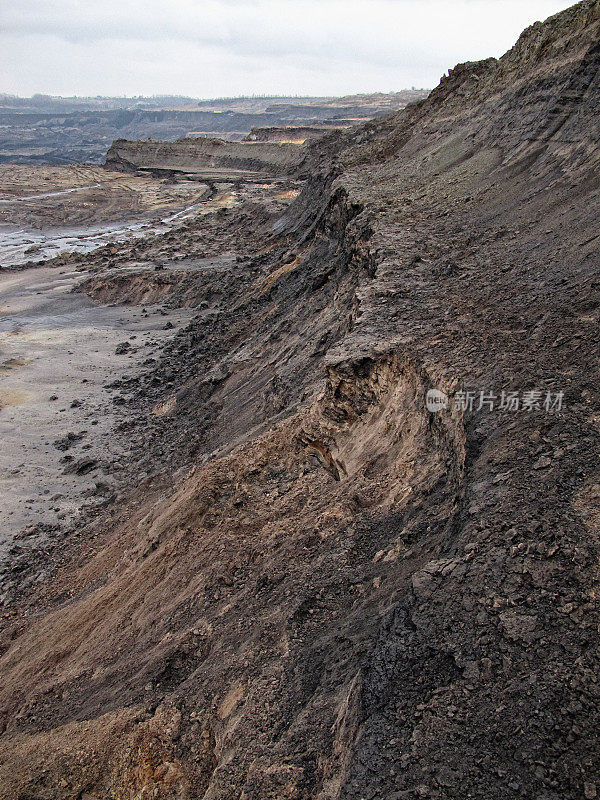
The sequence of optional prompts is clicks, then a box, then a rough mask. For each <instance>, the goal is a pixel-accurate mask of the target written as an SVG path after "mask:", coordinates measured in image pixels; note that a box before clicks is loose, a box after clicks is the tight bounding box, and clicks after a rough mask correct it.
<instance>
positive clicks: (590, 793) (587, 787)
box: [583, 781, 598, 800]
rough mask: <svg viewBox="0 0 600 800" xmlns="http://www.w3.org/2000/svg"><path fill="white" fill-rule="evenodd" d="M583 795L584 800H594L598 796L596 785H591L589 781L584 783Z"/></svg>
mask: <svg viewBox="0 0 600 800" xmlns="http://www.w3.org/2000/svg"><path fill="white" fill-rule="evenodd" d="M583 795H584V797H585V800H595V798H596V797H597V796H598V792H597V790H596V784H595V783H592V782H591V781H586V782H585V783H584V784H583Z"/></svg>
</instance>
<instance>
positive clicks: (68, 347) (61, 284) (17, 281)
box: [0, 267, 190, 561]
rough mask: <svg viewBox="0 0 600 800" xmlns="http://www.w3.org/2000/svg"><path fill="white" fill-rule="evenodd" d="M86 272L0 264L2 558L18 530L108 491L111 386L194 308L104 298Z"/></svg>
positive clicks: (55, 526) (39, 527)
mask: <svg viewBox="0 0 600 800" xmlns="http://www.w3.org/2000/svg"><path fill="white" fill-rule="evenodd" d="M80 282H81V273H80V272H78V271H77V269H76V268H65V267H40V268H38V269H28V270H22V271H18V272H10V271H4V272H2V271H0V519H1V520H2V525H1V527H0V561H1V560H2V559H4V558H5V557H6V556H7V554H8V553H9V550H10V548H11V546H14V537H15V536H16V535H18V536H23V534H24V533H25V535H27V534H29V535H30V536H35V535H44V534H47V533H50V534H52V533H55V532H56V531H60V530H61V529H62V528H64V527H66V526H68V525H69V523H70V521H72V519H73V518H74V516H75V515H76V514H77V513H78V511H79V510H80V509H81V507H82V504H84V503H89V502H91V503H98V502H102V500H103V499H105V498H107V497H109V496H110V495H111V493H112V492H113V489H114V484H115V481H116V480H118V474H119V471H120V469H121V464H120V458H121V457H122V456H123V443H122V439H119V438H118V437H114V436H111V435H109V434H110V433H111V432H112V430H113V428H114V425H115V419H116V418H115V404H114V402H113V398H112V396H111V393H110V391H109V390H108V389H107V388H105V387H106V386H107V384H108V383H110V382H111V380H114V379H115V378H116V377H123V376H128V375H131V374H132V373H133V372H135V369H136V366H137V365H138V364H139V362H140V361H141V360H143V359H144V358H147V357H148V356H149V354H150V353H152V352H154V351H155V349H156V348H159V347H160V345H161V343H162V342H163V341H164V340H165V338H166V337H169V336H172V335H173V331H174V330H176V329H177V327H178V326H179V324H180V323H183V322H184V321H185V320H186V319H187V318H188V317H189V314H190V312H189V311H185V310H177V311H167V310H165V309H164V308H162V307H159V306H156V305H155V306H149V307H148V309H144V310H143V311H142V309H141V308H140V307H138V306H128V305H111V306H106V305H100V304H98V303H97V302H95V301H93V300H92V299H90V298H89V297H88V296H87V295H86V294H83V293H81V292H74V291H73V289H74V288H75V287H76V285H77V284H78V283H80ZM124 342H126V343H127V344H126V346H124V345H123V343H124ZM119 345H121V347H120V348H119ZM119 350H121V351H124V352H122V353H121V354H120V355H116V351H119Z"/></svg>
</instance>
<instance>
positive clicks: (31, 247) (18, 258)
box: [0, 187, 209, 269]
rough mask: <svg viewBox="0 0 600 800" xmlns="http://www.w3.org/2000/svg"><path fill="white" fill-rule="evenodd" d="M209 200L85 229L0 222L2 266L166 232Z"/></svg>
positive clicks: (92, 248) (50, 194)
mask: <svg viewBox="0 0 600 800" xmlns="http://www.w3.org/2000/svg"><path fill="white" fill-rule="evenodd" d="M84 188H89V187H84ZM75 191H80V189H66V190H64V191H62V192H50V193H48V194H47V195H38V196H37V197H36V199H38V198H40V197H46V198H51V197H58V196H60V195H63V194H66V193H70V192H75ZM25 199H32V198H25ZM20 202H23V199H22V198H18V199H14V200H0V203H3V204H9V203H13V204H17V203H20ZM208 203H209V197H208V196H207V197H206V198H205V199H203V200H202V201H200V202H198V203H193V204H191V205H189V206H186V207H185V208H183V209H181V210H180V211H177V212H175V213H173V214H169V215H167V216H163V217H160V218H157V219H153V220H144V221H140V220H134V221H123V222H117V223H104V224H97V225H88V226H86V227H85V228H51V229H47V230H36V229H33V228H29V229H26V228H22V227H20V226H18V225H10V224H5V225H0V269H1V268H2V267H10V266H16V265H18V264H24V263H26V262H28V261H43V260H47V259H49V258H52V257H53V256H56V255H58V254H59V253H62V252H77V253H88V252H91V251H92V250H95V249H96V248H98V247H102V246H103V245H105V244H110V243H111V242H124V241H127V240H129V239H137V238H140V237H143V236H148V235H149V234H152V233H164V232H165V231H167V230H170V229H171V228H172V227H174V226H175V225H177V224H181V222H183V221H185V220H186V219H188V218H191V217H193V216H195V215H196V214H198V213H201V211H202V208H203V206H207V204H208Z"/></svg>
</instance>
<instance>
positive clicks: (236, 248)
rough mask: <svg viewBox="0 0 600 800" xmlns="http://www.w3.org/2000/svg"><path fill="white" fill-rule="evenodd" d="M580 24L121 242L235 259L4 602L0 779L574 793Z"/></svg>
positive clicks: (589, 46)
mask: <svg viewBox="0 0 600 800" xmlns="http://www.w3.org/2000/svg"><path fill="white" fill-rule="evenodd" d="M599 33H600V4H599V3H598V2H597V0H594V1H592V0H585V2H582V3H579V4H578V5H577V6H574V7H573V8H572V9H569V10H568V11H566V12H564V13H562V14H560V15H558V16H556V17H553V18H550V19H549V20H548V21H546V22H545V23H543V24H538V25H535V26H533V27H532V28H530V29H529V30H528V31H526V32H525V33H524V34H523V36H522V37H521V38H520V40H519V42H518V43H517V44H516V46H515V47H514V48H513V49H512V50H511V51H509V53H507V54H506V55H505V56H504V57H503V58H501V59H500V60H495V59H490V60H489V61H484V62H479V63H476V64H463V65H459V66H458V67H457V68H456V69H455V70H453V71H451V72H450V74H449V76H448V77H446V78H445V79H444V80H443V81H442V82H441V84H440V86H439V87H438V88H437V89H436V90H435V91H434V92H433V93H432V94H431V96H430V97H429V98H428V99H426V100H424V101H422V102H421V103H419V104H417V105H415V106H411V107H409V108H408V109H406V110H405V111H403V112H400V113H399V114H394V115H391V116H388V117H385V118H382V119H381V120H376V121H373V122H370V123H367V124H366V125H364V126H361V127H358V128H353V129H352V130H351V131H348V132H343V133H342V132H338V133H334V134H331V135H330V136H327V137H325V138H324V139H321V140H319V141H317V142H314V143H310V144H309V145H307V147H306V155H305V160H304V162H303V164H302V175H304V176H305V177H306V181H305V184H304V187H303V189H302V192H301V193H300V195H299V196H298V197H297V198H296V199H295V200H294V201H293V202H292V203H291V204H290V205H289V206H288V207H287V209H285V210H284V211H281V210H280V209H279V210H278V209H276V208H275V207H273V206H269V207H268V208H267V207H265V206H264V205H261V203H260V202H258V201H256V202H248V203H246V204H245V205H244V206H240V207H238V208H237V209H235V210H234V211H227V210H224V211H223V212H222V213H220V214H219V215H215V217H214V218H213V219H211V220H210V221H206V220H203V221H197V222H190V223H188V224H186V225H185V226H183V227H182V229H181V231H179V232H178V233H177V234H172V237H173V238H172V239H171V240H168V241H162V242H157V241H148V242H146V243H138V244H136V245H135V246H132V245H128V246H127V247H124V248H123V249H122V250H121V251H120V254H119V255H117V256H113V257H114V258H117V259H118V258H121V259H123V260H124V261H125V260H127V259H131V258H132V256H133V255H135V258H136V259H137V260H138V261H141V262H143V261H144V260H150V259H152V258H153V254H155V253H156V252H157V248H163V251H162V252H164V248H165V246H169V245H172V246H173V247H175V246H176V247H177V251H178V253H179V254H180V255H181V256H182V259H181V266H182V268H183V266H184V265H185V263H186V259H190V260H191V259H193V258H194V257H197V255H198V253H199V252H200V251H201V252H202V253H203V254H204V255H207V254H210V253H211V252H215V253H217V252H224V251H227V252H228V253H230V254H232V255H233V256H234V257H235V261H234V263H235V267H233V266H231V262H229V263H230V266H229V267H228V268H227V269H226V270H223V271H219V272H212V273H207V274H206V275H205V276H203V279H202V281H198V282H197V284H196V285H195V287H194V289H193V292H194V294H195V299H196V301H197V302H198V303H201V304H202V308H201V310H200V311H199V313H198V315H197V316H196V317H195V319H194V320H193V321H192V322H191V323H190V324H189V325H188V326H186V327H185V328H183V329H182V330H181V331H179V332H178V334H177V335H176V336H175V337H174V338H173V339H172V341H171V342H170V344H168V345H167V346H166V347H165V348H164V349H163V351H162V355H161V357H160V358H159V359H158V360H157V362H156V363H154V364H152V365H147V368H146V369H145V371H144V373H143V375H142V376H141V377H140V378H139V379H138V380H137V381H136V382H135V383H132V382H128V381H127V380H125V379H124V380H123V381H122V382H121V383H120V384H119V387H120V390H121V391H122V392H123V393H124V395H126V398H127V399H126V401H125V402H126V407H127V408H128V409H129V412H130V422H131V424H130V427H129V428H128V429H127V435H128V437H129V449H130V454H131V472H130V473H129V474H130V476H131V478H130V486H129V487H128V490H127V491H126V492H124V493H123V494H122V495H121V497H120V499H119V500H118V501H117V502H115V503H114V504H113V505H112V506H111V508H110V510H109V511H107V514H106V517H105V518H104V519H103V520H101V521H99V522H96V524H95V526H94V528H93V530H90V529H86V528H82V530H81V531H80V537H78V539H77V541H73V542H69V543H66V544H65V547H64V550H63V551H62V553H60V554H57V555H56V556H55V560H54V561H53V562H52V566H51V567H49V568H48V569H49V571H51V576H50V578H49V580H48V581H47V582H46V583H45V584H43V585H42V586H41V588H39V589H38V590H37V591H36V594H35V595H32V594H31V593H30V594H28V593H27V592H26V591H23V592H20V593H19V592H18V591H17V592H16V593H15V595H14V598H13V600H12V602H11V605H10V606H9V607H8V608H7V609H6V611H5V620H4V622H5V626H4V633H3V637H2V656H1V659H0V664H1V669H2V674H3V687H2V695H1V703H0V707H1V708H2V731H3V732H2V736H1V738H0V785H1V786H2V787H3V791H4V796H6V797H7V798H8V797H10V798H21V799H23V798H26V797H36V798H56V797H60V798H65V800H66V799H67V798H69V799H70V798H73V800H75V798H78V799H79V798H86V800H90V798H97V800H100V798H123V797H128V798H143V797H150V796H152V797H157V798H161V800H171V799H172V798H173V799H174V798H190V799H191V798H204V799H205V800H210V799H211V798H212V799H213V800H217V798H218V800H229V798H231V800H233V799H234V798H236V799H237V798H241V797H243V798H246V800H250V798H255V799H256V800H258V799H259V798H260V800H264V799H265V798H289V799H290V800H291V799H292V798H295V799H300V798H302V799H303V800H304V799H306V800H308V798H315V800H316V799H317V798H318V799H319V800H326V799H327V800H334V799H335V800H359V799H360V798H371V799H373V798H382V800H383V799H385V800H392V798H393V799H394V800H399V799H400V798H402V800H404V799H405V798H418V797H431V798H439V799H440V800H441V799H442V798H463V797H486V798H490V799H491V800H513V799H514V800H517V798H523V797H526V798H531V799H532V800H534V798H535V799H536V800H539V798H547V800H564V799H565V798H572V800H575V799H576V798H577V799H579V798H581V797H588V798H593V797H595V796H596V794H597V792H598V790H599V789H600V771H599V769H598V761H597V755H596V751H597V729H598V723H599V721H600V720H599V719H598V684H597V674H598V668H599V666H600V665H599V663H598V653H599V652H600V651H599V649H598V645H599V641H598V630H599V624H600V619H599V614H598V604H597V599H596V598H597V593H598V574H597V564H598V558H599V556H600V552H599V540H598V535H599V533H600V518H599V515H598V503H599V497H600V473H599V471H598V457H599V455H600V422H599V420H600V393H599V390H598V381H597V374H598V353H599V352H600V341H599V337H600V334H599V331H600V326H599V324H598V323H599V321H600V277H599V275H598V263H599V260H598V241H599V240H598V236H597V220H598V208H599V202H598V201H599V196H598V192H599V190H600V187H599V184H598V169H599V166H600V164H599V160H600V152H599V150H598V146H597V142H598V139H599V137H600V130H599V129H598V127H599V123H598V115H597V109H598V102H599V100H600V48H599V46H598V41H599ZM211 146H213V145H211ZM119 147H123V145H120V144H119V143H117V144H116V145H115V150H114V151H113V152H117V153H118V150H119ZM182 147H183V145H182ZM275 147H279V145H276V146H275ZM214 148H215V149H218V148H217V145H214ZM128 152H130V151H128V150H127V149H125V153H124V159H125V160H127V161H131V163H136V162H135V161H134V160H133V159H129V158H128V155H127V153H128ZM269 152H271V151H269ZM283 152H287V151H283ZM294 152H295V151H294ZM118 157H120V156H118ZM211 157H212V156H211ZM182 158H183V156H182ZM201 158H204V155H202V156H201ZM236 158H237V156H236ZM267 160H268V159H267ZM284 161H285V159H284ZM148 164H149V165H150V166H151V164H152V159H148ZM185 166H186V168H187V166H188V165H187V163H186V164H185ZM238 167H239V168H240V169H245V168H246V167H242V166H241V165H240V164H235V169H237V168H238ZM149 168H150V167H149ZM232 168H233V166H232ZM248 168H249V167H248ZM261 168H262V167H261ZM282 169H287V167H286V166H285V164H284V165H283V166H282ZM128 248H129V249H128ZM132 248H135V249H132ZM178 257H179V256H178ZM86 263H87V265H88V266H89V267H90V268H93V269H95V270H97V273H95V278H94V280H97V278H101V277H102V274H103V273H102V270H103V268H104V267H103V265H102V254H97V255H95V256H93V257H92V256H90V257H89V259H88V261H87V262H86ZM129 280H130V281H131V284H130V286H129V289H131V287H132V286H134V283H133V281H134V280H137V281H138V282H139V276H135V274H134V271H132V272H131V274H130V275H129ZM106 281H107V284H109V283H110V275H108V274H107V275H106ZM173 282H174V283H176V282H175V280H174V279H173ZM135 285H136V286H137V285H138V284H135ZM82 288H83V289H84V291H90V292H92V291H94V292H97V291H98V290H99V289H98V285H97V282H96V283H94V285H93V287H92V286H91V285H88V286H87V287H85V286H84V287H82ZM126 289H127V287H126V286H123V285H120V286H119V288H118V291H119V292H125V291H126ZM115 291H116V290H115ZM178 291H179V290H178V288H177V286H174V288H173V289H172V291H171V295H170V302H172V303H174V304H177V302H178V297H179V302H183V295H178ZM116 297H117V294H112V295H111V298H112V299H113V300H114V299H115V298H116ZM128 301H129V302H135V293H134V292H132V293H131V294H130V295H129V300H128ZM189 301H190V295H189V287H188V293H187V295H186V302H188V303H189ZM432 389H435V390H437V391H441V392H444V393H445V394H446V395H447V397H448V398H450V400H449V403H448V406H447V408H442V410H441V411H437V412H435V411H430V410H429V409H428V407H427V403H426V397H427V394H428V392H429V391H430V390H432ZM509 392H511V393H513V396H517V398H518V400H519V407H518V409H517V408H515V407H514V405H513V406H512V407H510V406H507V405H506V403H504V405H502V400H503V399H504V401H506V397H507V395H508V393H509ZM532 392H533V393H534V394H528V393H532ZM458 393H462V394H458ZM467 393H470V394H467ZM482 393H483V394H482ZM503 393H504V395H503ZM548 395H550V396H552V397H553V398H556V397H557V396H558V395H561V396H562V402H561V404H560V406H559V405H557V404H556V403H554V404H553V405H552V406H550V405H548V406H547V407H544V402H545V399H546V398H547V396H548ZM459 397H460V398H462V401H461V402H459V400H458V398H459ZM469 398H471V401H472V402H469ZM526 398H527V399H528V401H529V402H528V403H526V402H525V399H526ZM136 469H137V470H138V471H140V470H143V471H144V472H145V473H147V476H148V477H146V478H145V479H144V482H143V483H142V482H139V484H138V485H136V479H135V475H136ZM59 556H60V557H59ZM25 612H26V613H25Z"/></svg>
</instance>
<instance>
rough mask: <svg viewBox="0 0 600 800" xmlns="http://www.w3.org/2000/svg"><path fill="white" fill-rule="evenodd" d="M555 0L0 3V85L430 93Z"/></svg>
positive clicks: (185, 92) (511, 38)
mask: <svg viewBox="0 0 600 800" xmlns="http://www.w3.org/2000/svg"><path fill="white" fill-rule="evenodd" d="M570 5H572V3H569V2H561V0H531V2H529V3H527V4H523V3H522V2H520V0H455V2H451V3H450V2H447V1H446V2H444V1H443V0H368V1H367V0H347V2H342V0H321V1H320V2H317V0H288V1H287V2H283V1H282V0H280V2H279V3H275V2H274V1H273V0H207V2H202V3H198V2H195V1H194V0H171V1H170V2H167V0H146V2H142V0H132V1H131V2H129V3H127V4H126V5H124V4H122V3H118V2H116V0H106V2H105V3H103V4H101V5H98V4H97V3H92V2H89V1H87V2H76V0H54V2H53V1H52V0H46V2H42V0H23V1H22V2H21V3H19V4H18V5H17V4H14V5H12V6H4V7H3V8H2V9H1V10H0V23H1V26H2V32H1V33H0V42H1V44H2V49H3V52H4V58H3V62H2V65H1V67H0V92H2V93H7V94H13V95H18V96H20V97H30V96H32V95H34V94H49V95H54V96H63V97H69V96H79V97H95V96H103V97H134V96H148V97H149V96H160V95H181V96H188V97H193V98H205V99H212V98H218V97H239V96H253V95H271V96H273V95H274V96H276V95H279V96H281V95H286V96H295V95H297V96H339V95H345V94H357V93H372V92H390V91H397V90H401V89H407V88H411V87H413V86H414V87H417V88H433V87H434V86H436V85H437V83H438V82H439V79H440V77H441V76H442V75H443V74H444V73H445V72H446V71H447V70H448V69H449V68H451V67H453V66H454V65H455V64H456V63H458V62H459V61H468V60H478V59H481V58H486V57H489V56H496V57H497V56H500V55H502V53H504V52H505V51H506V50H507V49H509V48H510V47H511V46H512V45H513V44H514V42H515V41H516V39H517V38H518V36H519V34H520V33H521V31H522V30H523V29H524V28H525V27H527V26H528V25H530V24H532V23H534V22H536V21H537V20H543V19H545V18H546V17H548V16H549V15H552V14H554V13H556V12H558V11H561V10H563V9H565V8H568V7H569V6H570Z"/></svg>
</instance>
